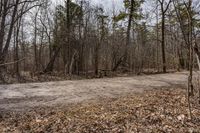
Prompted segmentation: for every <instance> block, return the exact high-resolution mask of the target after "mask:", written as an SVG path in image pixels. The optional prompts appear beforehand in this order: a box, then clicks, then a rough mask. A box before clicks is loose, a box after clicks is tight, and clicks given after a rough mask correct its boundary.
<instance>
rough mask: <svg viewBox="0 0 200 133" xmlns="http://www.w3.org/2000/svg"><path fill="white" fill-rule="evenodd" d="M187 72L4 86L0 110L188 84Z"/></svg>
mask: <svg viewBox="0 0 200 133" xmlns="http://www.w3.org/2000/svg"><path fill="white" fill-rule="evenodd" d="M185 84H187V73H186V72H185V73H183V72H182V73H168V74H157V75H148V76H147V75H142V76H135V77H118V78H103V79H91V80H78V81H77V80H74V81H73V80H71V81H69V80H68V81H56V82H45V83H28V84H12V85H0V110H11V111H15V110H19V111H20V110H27V109H29V108H31V109H32V108H34V107H38V106H40V107H44V106H52V107H54V106H56V105H64V106H65V105H68V104H71V103H78V102H82V101H87V100H90V99H99V98H104V97H109V98H115V97H117V96H123V95H127V94H132V93H141V92H143V91H144V90H151V89H153V88H161V87H165V88H166V87H172V86H183V87H184V86H185Z"/></svg>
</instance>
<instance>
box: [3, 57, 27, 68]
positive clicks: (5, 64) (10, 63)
mask: <svg viewBox="0 0 200 133" xmlns="http://www.w3.org/2000/svg"><path fill="white" fill-rule="evenodd" d="M23 60H25V58H23V59H20V60H17V61H14V62H9V63H4V64H0V67H1V66H7V65H12V64H16V63H18V62H21V61H23Z"/></svg>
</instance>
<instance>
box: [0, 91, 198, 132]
mask: <svg viewBox="0 0 200 133" xmlns="http://www.w3.org/2000/svg"><path fill="white" fill-rule="evenodd" d="M185 94H186V91H185V90H184V89H180V88H172V89H166V88H163V89H154V90H149V91H145V92H144V93H138V94H129V95H126V96H121V97H117V98H101V99H99V100H98V101H97V100H95V101H89V102H82V103H77V104H72V105H69V106H68V107H59V106H58V107H54V108H52V107H38V108H35V109H32V110H29V111H26V112H2V113H1V115H0V132H2V133H10V132H14V133H24V132H28V133H55V132H57V133H154V132H161V133H174V132H181V133H200V105H198V104H197V103H196V102H195V99H193V100H192V114H193V119H192V120H190V119H189V118H188V107H187V100H186V98H185Z"/></svg>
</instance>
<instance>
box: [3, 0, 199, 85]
mask: <svg viewBox="0 0 200 133" xmlns="http://www.w3.org/2000/svg"><path fill="white" fill-rule="evenodd" d="M58 3H59V2H58V1H57V2H52V1H50V0H42V1H41V0H30V1H27V0H16V1H12V0H1V5H0V7H1V10H0V20H1V25H0V26H1V29H0V30H1V31H0V34H1V35H0V64H1V65H0V71H1V81H3V82H11V81H12V80H11V81H10V80H9V79H13V78H14V79H15V81H16V80H17V81H16V82H25V81H24V80H26V77H27V76H28V77H31V78H34V77H38V76H40V75H45V74H47V75H48V74H51V75H55V76H61V75H62V77H66V76H68V77H71V76H73V75H77V76H82V77H84V78H88V77H103V76H107V75H113V73H132V74H140V73H150V72H151V73H160V72H163V73H166V72H168V71H181V70H189V64H190V63H189V59H190V56H189V55H190V54H189V49H190V48H189V47H190V45H192V47H193V49H192V50H193V55H192V56H193V57H192V58H194V60H193V61H192V62H193V66H194V68H196V69H198V62H199V56H200V53H199V47H198V42H199V26H200V23H199V2H198V1H188V2H185V1H181V0H173V1H172V0H170V1H165V0H163V1H162V0H153V1H150V0H149V1H148V0H147V1H143V0H135V1H129V0H124V1H123V5H122V6H121V9H117V8H116V7H118V6H115V2H114V1H113V5H112V6H111V7H112V9H110V10H108V9H104V7H103V5H94V4H92V3H91V2H90V1H86V0H79V1H76V2H75V1H70V0H66V1H64V2H63V3H62V4H58ZM148 5H150V6H149V7H148ZM106 10H107V11H106Z"/></svg>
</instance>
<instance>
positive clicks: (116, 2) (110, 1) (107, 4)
mask: <svg viewBox="0 0 200 133" xmlns="http://www.w3.org/2000/svg"><path fill="white" fill-rule="evenodd" d="M52 1H53V2H54V3H57V4H58V3H62V2H63V1H64V0H52ZM88 1H91V3H92V4H93V5H102V6H103V7H104V8H105V10H106V11H107V12H111V11H112V10H113V7H115V9H116V10H119V9H121V8H122V7H123V0H88Z"/></svg>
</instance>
